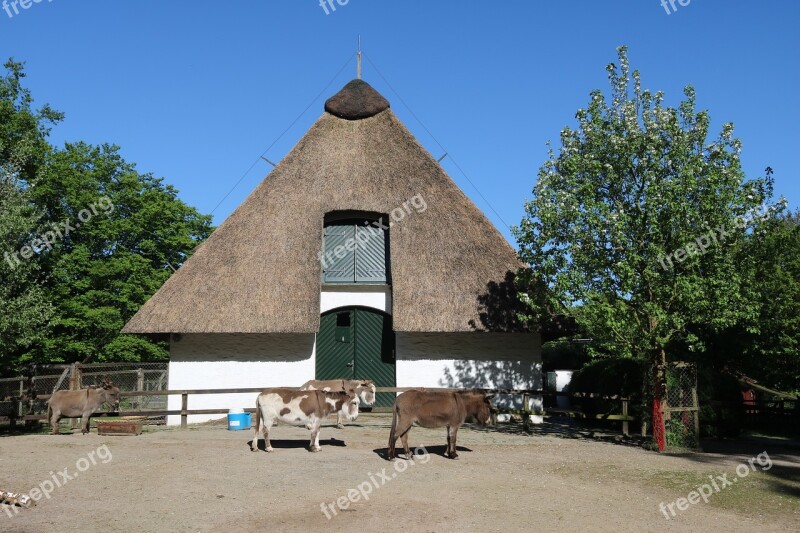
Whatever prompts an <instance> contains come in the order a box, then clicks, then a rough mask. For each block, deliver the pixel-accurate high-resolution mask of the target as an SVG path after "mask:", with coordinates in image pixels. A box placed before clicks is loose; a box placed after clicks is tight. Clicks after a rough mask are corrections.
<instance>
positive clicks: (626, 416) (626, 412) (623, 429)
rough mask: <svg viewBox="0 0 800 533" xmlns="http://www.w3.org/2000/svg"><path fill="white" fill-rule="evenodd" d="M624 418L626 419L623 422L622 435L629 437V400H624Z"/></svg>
mask: <svg viewBox="0 0 800 533" xmlns="http://www.w3.org/2000/svg"><path fill="white" fill-rule="evenodd" d="M622 416H624V417H625V419H624V420H623V421H622V434H623V435H625V436H626V437H627V436H628V400H627V398H623V399H622Z"/></svg>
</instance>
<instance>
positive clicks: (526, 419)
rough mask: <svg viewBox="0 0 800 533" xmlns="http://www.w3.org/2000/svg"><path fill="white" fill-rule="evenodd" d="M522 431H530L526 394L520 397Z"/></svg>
mask: <svg viewBox="0 0 800 533" xmlns="http://www.w3.org/2000/svg"><path fill="white" fill-rule="evenodd" d="M522 429H524V430H525V431H529V430H530V414H529V411H528V394H527V393H524V394H523V395H522Z"/></svg>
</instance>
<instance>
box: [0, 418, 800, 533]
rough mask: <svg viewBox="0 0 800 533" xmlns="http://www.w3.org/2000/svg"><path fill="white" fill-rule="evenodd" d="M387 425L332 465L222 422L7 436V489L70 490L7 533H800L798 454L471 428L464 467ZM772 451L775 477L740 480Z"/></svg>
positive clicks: (756, 473) (301, 440)
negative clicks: (684, 448)
mask: <svg viewBox="0 0 800 533" xmlns="http://www.w3.org/2000/svg"><path fill="white" fill-rule="evenodd" d="M332 423H333V421H331V424H332ZM389 424H390V419H389V418H388V417H387V416H377V415H373V416H362V417H361V418H359V420H358V421H357V422H356V423H355V424H351V425H349V426H347V427H346V428H345V429H343V430H339V429H336V428H335V427H333V426H332V425H331V426H330V427H325V428H323V433H322V437H321V444H322V451H321V452H320V453H310V452H308V451H306V450H305V448H304V446H306V445H307V444H308V433H309V432H308V431H307V430H305V429H303V428H295V427H289V426H278V427H276V428H274V429H273V432H272V436H273V437H274V438H273V441H272V443H273V446H274V447H275V451H274V452H273V453H271V454H268V453H265V452H263V451H259V452H257V453H256V452H250V449H249V446H248V443H249V441H250V440H251V438H252V433H250V432H230V431H227V430H225V429H224V428H223V427H217V426H197V427H191V428H190V429H189V430H185V431H181V430H178V429H156V430H153V431H151V432H147V433H145V434H143V435H141V436H138V437H101V436H98V435H97V434H95V433H92V434H89V435H81V434H79V433H77V434H73V435H64V436H49V435H27V436H10V437H9V436H6V437H0V489H4V490H9V491H16V492H28V491H30V489H31V488H32V487H38V486H40V485H42V484H43V483H44V485H43V488H44V489H49V486H48V485H47V483H46V482H47V480H52V479H53V476H55V479H57V480H58V482H59V484H61V485H62V486H60V487H58V486H56V484H55V483H53V490H52V493H51V494H50V495H49V498H42V499H41V500H40V501H39V503H38V505H37V506H36V507H34V508H31V509H20V510H19V512H18V513H14V511H11V510H9V508H7V507H4V508H3V509H4V510H8V512H10V513H11V515H12V516H8V514H7V512H4V511H0V531H15V532H16V531H19V532H49V531H137V532H139V531H141V532H150V531H152V532H156V531H157V532H163V531H180V532H183V531H186V532H194V531H233V530H235V531H280V532H282V531H322V530H325V531H414V532H441V531H457V532H464V531H478V532H489V531H615V532H616V531H635V532H642V531H659V532H663V531H707V530H710V529H717V528H720V529H724V530H726V531H747V532H748V533H750V532H753V531H792V532H796V531H800V460H798V457H797V456H796V455H793V454H792V453H793V452H792V451H791V450H786V449H783V450H782V449H779V448H774V449H771V450H762V449H760V448H759V447H758V446H760V444H758V445H755V444H754V445H753V446H756V447H753V448H752V449H741V450H739V451H738V452H736V453H728V454H727V455H719V454H696V453H686V454H680V455H658V454H656V453H653V452H650V451H646V450H643V449H641V448H639V447H636V446H630V445H625V444H620V443H613V442H603V441H602V440H600V439H598V438H597V437H598V436H597V435H592V434H588V433H587V432H577V431H572V430H569V429H568V428H567V429H566V430H565V429H564V428H560V427H557V426H552V425H545V426H540V427H538V428H537V429H536V430H534V433H533V434H532V435H528V434H525V433H523V432H522V431H521V430H520V428H518V427H516V426H498V427H495V428H488V429H471V428H462V430H461V431H460V432H459V434H458V438H459V440H458V445H459V453H460V460H458V461H452V460H449V459H446V458H445V457H443V455H442V454H443V453H444V450H445V431H444V429H441V430H426V429H422V428H414V429H412V431H411V434H410V441H411V444H412V445H414V446H420V445H424V446H425V449H426V451H427V452H428V455H421V456H420V457H418V458H417V459H416V460H415V461H413V462H407V461H396V462H388V461H386V460H385V459H384V456H385V451H386V444H387V440H388V432H389ZM262 449H263V443H262ZM421 451H422V450H420V452H421ZM762 451H767V452H768V455H769V462H770V463H771V464H772V465H773V466H772V468H770V469H769V470H768V471H763V469H762V466H761V465H760V463H758V462H755V463H754V466H753V467H752V468H751V467H749V466H747V467H746V468H747V469H749V473H748V474H747V476H746V477H745V476H739V475H737V466H739V465H740V464H742V463H743V462H744V464H746V461H747V459H748V458H751V457H754V456H755V455H756V454H757V453H760V452H762ZM764 459H765V458H764ZM764 462H766V461H764ZM65 469H66V471H65ZM740 472H744V470H741V469H740ZM76 474H77V475H76ZM64 475H66V476H69V477H71V478H72V479H68V478H67V477H64ZM711 475H714V476H716V475H727V478H728V479H729V480H731V482H732V484H731V486H729V487H725V488H721V489H720V490H719V492H715V493H714V494H712V495H711V496H710V497H709V502H708V503H704V502H703V501H702V500H700V501H699V503H696V504H689V505H688V509H686V510H685V511H680V510H678V509H677V508H676V507H674V506H673V509H675V510H676V513H675V514H676V516H674V517H672V516H670V518H669V519H667V518H666V517H665V515H664V514H662V511H660V510H659V504H660V503H662V502H663V503H664V504H665V505H666V504H669V503H673V502H675V501H676V500H678V498H682V497H683V498H686V497H688V495H689V493H690V492H691V491H692V490H693V489H694V488H695V487H697V486H699V485H701V484H703V483H706V482H709V483H710V480H709V476H711ZM734 478H735V479H736V481H735V482H734V481H733V479H734ZM362 493H363V494H364V495H365V496H363V495H362ZM348 494H349V496H350V498H351V499H352V500H357V501H355V503H353V502H351V501H350V500H348ZM323 505H324V508H325V511H323V509H322V507H321V506H323ZM665 512H666V513H667V514H669V511H665ZM326 513H327V516H326Z"/></svg>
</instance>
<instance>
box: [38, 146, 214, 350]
mask: <svg viewBox="0 0 800 533" xmlns="http://www.w3.org/2000/svg"><path fill="white" fill-rule="evenodd" d="M33 196H34V200H35V202H36V203H37V205H39V206H41V207H42V208H43V209H44V210H45V211H46V213H47V218H48V221H49V222H50V223H51V224H54V225H58V224H61V226H62V227H63V225H64V222H65V221H68V222H71V224H72V225H73V226H75V229H74V230H72V231H71V232H70V234H69V235H68V236H67V235H65V236H64V238H63V239H59V240H58V242H57V243H56V244H55V245H54V247H53V250H52V251H50V252H47V253H46V254H45V256H44V257H43V264H44V265H45V267H46V268H47V269H48V271H49V272H50V273H51V275H50V279H49V283H48V291H49V294H50V295H51V298H52V301H53V302H54V303H55V304H56V317H55V319H54V320H53V331H54V335H53V337H52V338H51V339H50V340H48V341H47V342H46V343H45V345H44V348H45V351H46V353H47V356H48V358H49V359H50V360H59V359H64V360H66V361H75V360H85V359H87V358H92V360H94V361H103V360H111V359H113V360H120V359H121V360H136V359H139V358H145V359H152V358H164V357H166V351H165V348H164V347H163V346H161V345H159V346H158V347H157V348H155V347H153V346H151V344H150V343H149V342H147V341H144V342H143V341H141V340H138V341H134V340H131V339H128V340H123V339H122V338H119V331H120V330H121V329H122V327H123V326H124V324H125V322H126V321H127V320H129V319H130V318H131V317H132V316H133V314H134V313H135V312H136V311H137V310H138V309H139V307H140V306H141V305H142V304H143V303H144V302H145V301H146V300H147V299H148V298H149V297H150V296H151V295H152V294H153V293H154V292H155V291H156V290H158V288H159V287H161V285H163V283H164V282H165V281H166V280H167V278H169V275H170V274H171V273H172V268H173V267H174V268H178V267H179V266H180V265H181V264H182V263H183V262H184V261H185V260H186V258H187V257H188V254H189V253H190V252H191V251H192V250H193V249H194V247H195V246H196V245H197V243H198V242H199V241H201V240H203V239H205V238H206V237H207V236H208V235H209V234H210V232H211V219H210V217H209V216H203V215H200V214H199V213H197V211H196V210H194V209H193V208H190V207H188V206H187V205H186V204H184V203H183V202H181V201H180V200H179V199H178V197H177V191H176V190H175V189H174V188H173V187H171V186H168V185H164V184H163V182H162V180H160V179H156V178H154V177H152V176H151V175H141V174H139V173H137V172H136V170H135V167H134V165H132V164H129V163H127V162H125V161H124V160H123V159H122V157H121V156H120V155H119V153H118V148H117V147H114V146H108V145H104V146H101V147H94V146H89V145H86V144H83V143H77V144H67V145H66V146H65V148H64V149H63V150H60V151H59V152H57V153H55V154H53V156H52V158H51V159H50V161H49V164H48V167H47V171H46V172H45V173H44V177H43V179H42V181H41V182H40V184H39V186H37V187H36V190H35V191H34V193H33ZM81 217H83V219H85V221H81Z"/></svg>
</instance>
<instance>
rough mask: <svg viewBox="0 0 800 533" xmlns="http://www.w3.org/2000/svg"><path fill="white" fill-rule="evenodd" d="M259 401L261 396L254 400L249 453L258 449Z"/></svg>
mask: <svg viewBox="0 0 800 533" xmlns="http://www.w3.org/2000/svg"><path fill="white" fill-rule="evenodd" d="M260 399H261V395H260V394H259V396H258V398H256V423H255V431H254V432H253V442H252V443H250V451H251V452H254V451H256V450H257V449H258V431H259V430H260V429H261V406H260V405H259V403H260V402H259V400H260Z"/></svg>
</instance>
